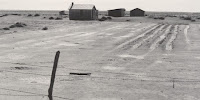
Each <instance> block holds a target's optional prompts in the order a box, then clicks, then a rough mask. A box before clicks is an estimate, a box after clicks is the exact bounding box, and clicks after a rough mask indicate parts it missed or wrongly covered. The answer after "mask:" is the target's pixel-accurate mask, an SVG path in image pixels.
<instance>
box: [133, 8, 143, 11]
mask: <svg viewBox="0 0 200 100" xmlns="http://www.w3.org/2000/svg"><path fill="white" fill-rule="evenodd" d="M135 10H140V11H143V12H145V11H144V10H142V9H140V8H135V9H133V10H131V11H135Z"/></svg>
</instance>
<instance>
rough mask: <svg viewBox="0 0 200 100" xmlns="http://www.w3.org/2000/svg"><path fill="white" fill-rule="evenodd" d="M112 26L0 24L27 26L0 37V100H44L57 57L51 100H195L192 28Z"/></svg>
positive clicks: (199, 54) (142, 23) (198, 60)
mask: <svg viewBox="0 0 200 100" xmlns="http://www.w3.org/2000/svg"><path fill="white" fill-rule="evenodd" d="M113 20H114V21H104V22H100V21H69V20H68V19H67V18H66V19H64V20H61V21H58V20H49V19H43V17H41V16H40V17H26V16H11V15H10V16H7V17H3V18H0V24H1V25H0V28H4V27H9V26H10V25H12V24H14V23H16V22H23V23H25V24H27V25H26V26H25V27H20V28H12V29H10V30H3V29H1V30H0V79H1V81H0V100H48V96H47V95H48V88H49V84H50V78H51V71H52V68H53V61H54V57H55V53H56V51H58V50H59V51H60V52H61V53H60V58H59V62H58V68H57V73H56V79H55V84H54V91H53V98H54V100H199V99H200V95H199V93H200V77H199V76H200V66H199V65H200V24H198V23H191V22H190V23H189V22H188V23H186V22H183V23H182V22H181V21H179V23H176V22H175V21H177V20H176V18H174V21H173V18H171V19H166V20H165V21H163V22H161V21H154V20H153V19H151V20H149V19H148V18H131V19H130V18H129V20H133V21H130V22H126V21H124V22H122V21H119V22H117V21H116V20H117V19H113ZM120 20H123V19H120ZM134 20H137V21H134ZM168 21H169V23H168ZM45 26H46V27H48V30H42V28H43V27H45ZM70 73H91V75H88V76H83V75H70Z"/></svg>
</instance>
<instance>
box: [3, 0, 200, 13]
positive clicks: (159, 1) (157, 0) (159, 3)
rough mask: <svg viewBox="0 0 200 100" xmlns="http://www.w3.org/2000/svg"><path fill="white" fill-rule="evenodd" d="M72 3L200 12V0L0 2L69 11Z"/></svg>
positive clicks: (10, 7) (7, 7) (100, 7)
mask: <svg viewBox="0 0 200 100" xmlns="http://www.w3.org/2000/svg"><path fill="white" fill-rule="evenodd" d="M71 2H74V3H75V4H76V3H77V4H82V3H83V4H95V5H96V8H97V9H98V10H108V9H114V8H126V10H131V9H134V8H141V9H144V10H146V11H175V12H180V11H181V12H200V0H0V10H68V8H69V5H70V4H71Z"/></svg>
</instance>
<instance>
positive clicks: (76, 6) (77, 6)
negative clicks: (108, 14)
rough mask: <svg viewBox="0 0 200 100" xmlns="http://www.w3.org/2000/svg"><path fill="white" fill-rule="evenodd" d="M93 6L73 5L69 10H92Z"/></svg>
mask: <svg viewBox="0 0 200 100" xmlns="http://www.w3.org/2000/svg"><path fill="white" fill-rule="evenodd" d="M94 7H95V5H92V4H74V5H73V6H72V7H71V9H93V8H94Z"/></svg>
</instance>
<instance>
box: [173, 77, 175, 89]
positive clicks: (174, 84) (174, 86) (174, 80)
mask: <svg viewBox="0 0 200 100" xmlns="http://www.w3.org/2000/svg"><path fill="white" fill-rule="evenodd" d="M173 88H175V78H173Z"/></svg>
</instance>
